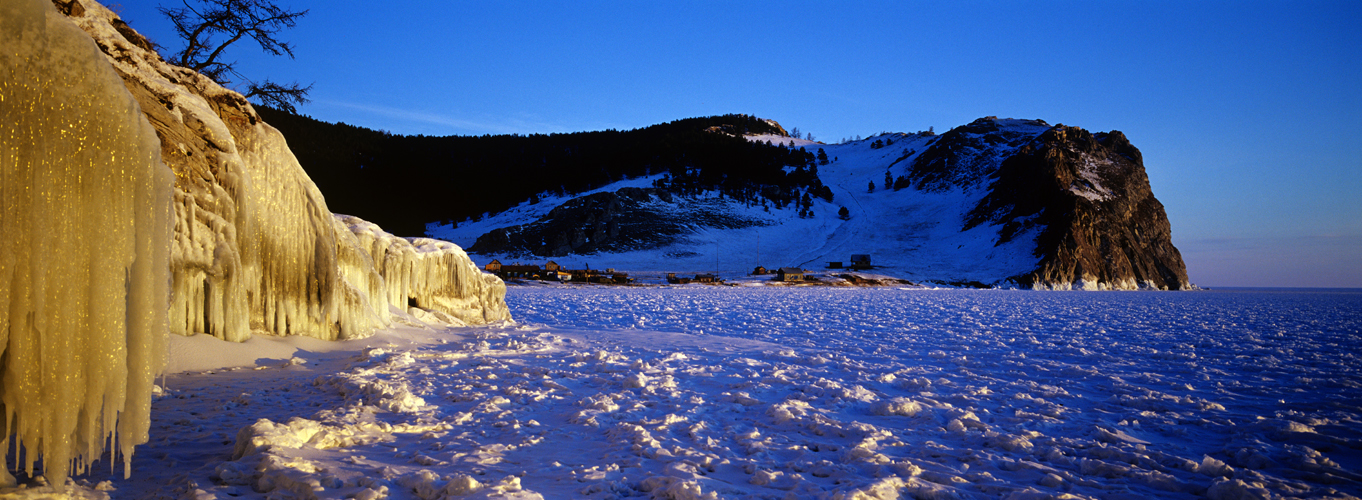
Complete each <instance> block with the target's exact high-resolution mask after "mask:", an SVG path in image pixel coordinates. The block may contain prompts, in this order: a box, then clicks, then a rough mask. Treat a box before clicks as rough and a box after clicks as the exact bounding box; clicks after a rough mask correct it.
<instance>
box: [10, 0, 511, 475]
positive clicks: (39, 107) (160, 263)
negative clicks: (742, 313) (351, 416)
mask: <svg viewBox="0 0 1362 500" xmlns="http://www.w3.org/2000/svg"><path fill="white" fill-rule="evenodd" d="M151 49H152V45H151V44H150V43H148V42H147V41H146V39H144V38H143V37H141V36H140V35H138V34H137V33H136V32H135V31H133V30H132V29H131V28H129V27H128V26H127V24H125V23H123V22H122V21H121V20H119V19H118V17H117V16H116V15H114V14H113V13H112V12H110V11H109V10H108V9H106V8H104V7H103V6H101V5H99V4H97V3H94V2H93V1H91V0H57V1H55V2H52V1H48V0H4V1H0V419H3V420H0V421H2V422H3V423H4V427H3V428H0V429H2V430H0V449H3V451H0V454H3V455H0V456H3V457H4V463H0V486H5V485H13V484H14V481H15V479H14V478H13V477H11V476H10V475H9V474H8V472H6V471H7V470H8V463H9V461H10V460H11V459H13V460H18V461H21V464H22V466H23V468H25V469H27V472H28V474H29V475H30V476H32V475H33V474H34V465H35V464H37V463H41V464H42V469H43V470H42V474H43V475H44V476H45V477H46V478H47V480H48V481H49V483H51V484H54V485H57V486H60V485H62V484H64V481H65V478H66V476H67V475H68V474H69V473H71V472H73V471H74V472H77V473H79V472H82V471H84V470H86V469H88V468H89V466H90V464H91V462H93V461H94V460H97V459H99V458H100V457H101V456H102V454H103V453H104V451H105V450H106V449H108V448H113V449H115V450H116V451H117V453H118V454H121V456H122V457H123V458H124V459H125V464H126V463H127V459H128V458H130V457H131V455H132V452H133V447H134V446H136V445H138V444H141V443H145V442H146V441H147V438H148V434H147V431H148V425H149V411H150V401H151V390H152V387H153V383H152V381H153V378H154V376H155V375H156V374H157V373H158V372H159V371H160V370H161V367H163V366H165V365H164V363H165V357H166V347H165V339H166V335H167V332H175V333H181V334H192V333H197V332H204V333H210V334H212V335H214V336H217V337H220V338H223V339H226V340H234V341H240V340H244V339H246V338H248V337H250V336H251V335H252V334H253V333H265V334H274V335H308V336H313V337H318V338H322V339H342V338H352V337H360V336H365V335H368V334H370V333H371V332H373V331H374V330H375V329H378V328H382V327H385V326H387V325H388V324H389V323H390V322H391V319H392V317H391V313H392V308H393V307H397V308H402V309H403V310H411V311H412V312H416V313H419V314H418V315H419V316H421V317H432V316H433V317H435V318H439V319H444V320H445V321H448V322H451V323H458V322H464V323H486V322H489V321H496V320H501V319H506V318H509V313H508V311H507V308H506V304H505V301H504V295H505V288H504V285H503V284H502V283H501V281H500V280H498V279H497V278H495V277H493V276H490V275H485V274H483V273H481V272H479V271H478V269H477V267H476V266H475V265H474V264H473V263H472V262H471V261H470V260H469V259H468V257H467V255H466V254H464V252H463V251H462V250H461V249H459V248H458V247H457V246H454V245H452V244H448V243H444V242H436V241H432V240H426V239H413V240H408V239H403V238H397V237H394V236H392V235H390V234H387V233H385V232H383V231H382V230H380V229H378V227H377V226H374V225H372V224H368V223H365V222H363V221H360V220H357V219H354V218H349V217H345V216H336V215H333V214H332V213H331V212H330V211H328V210H327V207H326V202H325V200H324V199H323V198H322V195H321V193H320V192H318V190H317V188H316V186H315V185H313V183H312V181H311V180H310V179H309V178H308V177H307V175H306V174H305V173H304V172H303V170H302V169H301V168H300V167H299V166H298V163H297V161H296V160H295V159H294V157H293V155H292V154H291V153H290V152H289V149H288V146H287V145H286V144H285V142H284V139H283V137H282V136H281V135H280V134H279V133H278V132H277V131H275V130H274V129H273V128H271V127H269V126H268V125H266V124H264V123H263V122H262V121H261V120H260V119H259V116H258V115H256V113H255V111H254V110H253V109H252V107H251V106H250V105H249V104H248V103H247V102H246V100H245V99H243V98H242V97H241V96H240V95H239V94H237V93H235V92H232V91H230V90H227V89H224V88H222V87H220V86H218V85H217V84H215V83H213V82H212V81H210V80H208V79H207V78H205V77H203V76H202V75H199V74H197V73H194V72H192V71H189V70H185V69H183V68H178V67H174V66H171V65H168V64H166V63H164V62H163V61H162V60H161V59H160V57H159V56H158V55H157V54H156V53H155V52H154V51H153V50H151ZM408 308H419V309H420V310H419V311H417V310H412V309H408ZM128 470H129V469H125V473H126V471H128Z"/></svg>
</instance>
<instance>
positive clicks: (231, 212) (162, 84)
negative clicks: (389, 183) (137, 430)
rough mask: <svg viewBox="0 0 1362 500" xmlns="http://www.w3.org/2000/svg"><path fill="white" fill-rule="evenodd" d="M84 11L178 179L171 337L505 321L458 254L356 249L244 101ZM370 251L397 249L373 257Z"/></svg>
mask: <svg viewBox="0 0 1362 500" xmlns="http://www.w3.org/2000/svg"><path fill="white" fill-rule="evenodd" d="M77 3H78V4H79V5H80V6H81V7H80V8H79V9H71V12H70V13H69V16H70V19H71V20H72V21H73V22H75V23H76V24H77V25H78V26H80V27H81V29H83V30H85V31H86V32H87V33H88V34H89V35H90V36H91V37H92V38H93V39H94V40H95V43H96V44H97V45H98V46H99V47H100V49H101V50H103V51H104V53H105V55H106V56H107V59H108V61H109V63H110V64H112V65H113V66H114V67H115V68H117V69H118V70H119V73H120V74H121V75H122V76H123V79H124V81H125V83H126V85H127V87H128V89H129V90H130V91H131V92H132V94H133V96H134V97H135V98H136V99H137V100H138V101H139V102H140V103H141V104H142V110H143V112H144V113H145V114H146V116H147V118H148V119H149V120H150V121H151V123H152V125H153V126H154V127H155V128H156V131H157V133H158V134H159V135H160V137H161V155H162V158H163V160H164V161H165V163H166V165H167V166H169V167H170V168H171V170H172V171H174V173H175V193H174V206H175V221H174V238H173V244H172V249H171V265H170V269H171V274H172V279H171V290H172V293H171V295H170V297H171V300H170V306H169V324H170V330H171V331H172V332H174V333H179V334H183V335H192V334H195V333H208V334H211V335H213V336H216V337H219V338H222V339H225V340H230V341H235V342H240V341H244V340H246V339H249V338H250V337H251V335H253V334H257V333H263V334H270V335H306V336H312V337H317V338H321V339H327V340H336V339H347V338H356V337H363V336H367V335H370V334H371V333H372V332H374V331H375V330H377V329H379V328H383V327H385V326H387V325H388V324H389V322H390V320H391V316H390V311H389V309H388V307H389V305H390V304H391V305H393V306H398V307H401V308H403V309H405V308H406V307H407V306H408V304H410V303H412V302H414V303H416V304H417V305H418V306H419V307H421V308H424V309H430V310H435V311H442V312H444V313H446V314H448V315H450V316H452V317H454V318H458V319H460V320H463V321H465V322H467V323H485V322H488V321H496V320H501V319H506V318H509V317H510V316H509V313H508V312H507V311H506V307H505V301H504V290H505V289H504V285H502V284H501V282H500V281H499V280H496V279H495V278H490V277H487V276H485V275H483V274H482V273H481V272H477V269H476V268H475V266H473V264H472V262H471V261H469V260H468V258H467V255H466V254H464V253H463V251H462V250H460V249H458V247H456V246H453V245H444V246H442V245H433V246H432V245H425V246H426V247H431V248H432V249H434V250H435V251H423V250H419V249H417V248H415V247H414V246H413V245H412V244H411V243H410V242H407V241H406V240H401V239H400V238H393V237H392V236H391V235H386V233H383V234H384V235H386V236H383V237H369V238H370V239H369V240H365V241H366V243H365V244H364V245H362V246H361V245H360V242H359V241H360V240H359V239H357V236H356V234H354V233H352V232H351V231H350V228H349V226H348V225H347V224H345V223H342V222H340V221H338V220H337V219H335V218H334V217H333V216H332V214H331V212H330V211H329V210H328V209H327V206H326V201H325V199H324V198H323V197H322V193H320V192H319V191H318V190H317V187H316V185H314V184H313V183H312V180H311V179H310V178H309V177H308V176H307V173H306V172H305V171H304V170H303V169H302V167H301V166H300V165H299V164H298V161H297V159H296V158H294V156H293V153H292V152H291V151H289V148H288V144H286V143H285V141H284V137H283V135H281V134H280V133H279V132H278V131H277V130H275V129H274V128H273V127H270V126H269V125H267V124H265V123H264V122H262V121H261V120H260V117H259V115H257V114H256V112H255V110H254V108H252V107H251V105H250V104H249V103H247V102H246V100H245V99H244V98H242V97H241V95H240V94H237V93H236V92H233V91H231V90H228V89H224V88H222V87H221V86H219V85H218V84H216V83H214V82H213V81H211V80H209V79H208V78H207V77H204V76H203V75H200V74H198V73H196V72H193V71H190V70H188V69H185V68H180V67H177V66H172V65H169V64H166V63H165V62H164V61H162V60H161V59H160V56H158V55H157V54H156V52H155V51H153V50H150V44H149V43H147V42H146V41H145V40H144V39H142V38H141V36H140V35H138V34H137V33H136V32H134V31H132V30H131V29H130V28H128V27H127V25H125V24H122V22H121V21H119V20H118V18H117V16H115V15H114V14H113V13H112V12H110V11H109V10H108V9H106V8H104V7H103V6H101V5H99V4H97V3H95V2H93V1H91V0H79V1H78V2H77ZM365 224H367V223H365ZM374 231H377V232H378V233H381V231H379V230H377V228H374ZM374 234H377V233H374ZM374 238H377V239H378V240H382V241H384V242H390V243H393V244H395V245H397V246H394V247H393V248H394V250H391V251H377V250H375V248H376V247H375V246H374V245H373V244H371V243H372V241H375V240H374ZM361 239H362V238H361ZM399 241H400V243H398V242H399ZM386 244H387V243H385V245H386ZM402 244H405V245H407V247H410V249H409V250H401V249H400V247H401V245H402ZM437 255H438V257H436V256H437ZM394 259H396V260H394ZM399 261H400V262H402V263H401V264H398V263H397V262H399ZM376 266H377V267H376Z"/></svg>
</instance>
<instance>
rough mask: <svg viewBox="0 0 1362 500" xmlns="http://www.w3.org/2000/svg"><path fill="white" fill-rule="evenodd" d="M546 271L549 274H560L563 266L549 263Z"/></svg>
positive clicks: (545, 266) (546, 265)
mask: <svg viewBox="0 0 1362 500" xmlns="http://www.w3.org/2000/svg"><path fill="white" fill-rule="evenodd" d="M544 270H545V271H549V272H558V271H562V270H563V266H560V265H558V263H557V262H554V261H548V262H546V263H545V264H544Z"/></svg>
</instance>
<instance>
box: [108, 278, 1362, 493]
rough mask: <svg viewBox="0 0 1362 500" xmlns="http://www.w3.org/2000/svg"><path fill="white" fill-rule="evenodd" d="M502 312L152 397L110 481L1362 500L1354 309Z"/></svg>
mask: <svg viewBox="0 0 1362 500" xmlns="http://www.w3.org/2000/svg"><path fill="white" fill-rule="evenodd" d="M507 302H508V303H509V304H510V306H511V309H512V311H513V312H514V314H515V315H516V318H517V323H516V324H507V325H500V326H492V327H476V328H458V329H435V330H423V329H421V328H416V326H420V323H419V322H418V321H415V320H414V319H410V318H409V319H408V320H407V321H408V322H409V323H411V324H412V325H415V326H413V327H410V328H406V329H403V330H398V331H392V332H388V333H385V334H384V335H385V336H380V337H376V338H375V339H370V340H369V341H368V343H357V341H350V342H348V343H347V342H342V343H339V344H337V343H327V345H335V346H340V347H336V348H337V349H340V350H338V351H335V352H329V353H328V352H323V351H322V350H321V347H320V346H322V345H323V343H320V341H318V342H317V343H310V344H307V346H304V348H301V349H298V350H292V351H290V350H282V351H279V350H276V354H266V355H262V357H260V358H259V359H256V360H254V361H253V363H254V364H255V365H256V366H255V367H254V368H255V369H250V368H249V367H248V368H245V369H230V370H221V369H219V370H213V371H215V372H216V373H196V372H191V373H183V374H179V375H174V376H171V377H168V378H167V379H166V381H165V391H164V393H163V394H162V395H161V396H160V397H159V398H158V399H157V400H156V402H155V403H154V406H153V422H152V430H151V432H152V434H151V443H149V444H148V445H145V446H142V447H139V448H138V452H137V456H136V457H135V458H134V460H135V462H134V464H133V465H134V467H133V474H134V477H133V480H131V481H122V480H115V481H113V482H112V483H106V484H105V485H104V486H101V487H100V488H101V489H106V490H107V489H108V486H109V484H112V487H113V488H114V490H113V491H110V492H109V494H110V495H111V496H113V497H114V498H147V497H157V496H166V497H171V496H173V497H184V496H189V497H197V498H233V497H264V496H271V497H283V498H288V497H300V498H310V497H319V498H341V497H354V498H383V497H385V496H386V497H387V498H463V497H464V496H465V495H466V496H467V497H468V498H485V497H508V498H537V497H539V496H541V495H542V496H543V497H545V498H622V497H644V498H647V497H653V498H682V499H686V498H716V497H717V498H857V497H858V495H860V496H859V497H860V498H896V497H905V498H1050V497H1062V498H1089V497H1091V498H1148V497H1164V498H1192V497H1201V496H1205V497H1210V498H1269V497H1277V496H1285V497H1294V496H1300V497H1311V498H1327V497H1348V496H1350V495H1351V496H1356V495H1359V494H1362V483H1360V482H1359V481H1362V474H1359V473H1358V471H1359V466H1362V377H1360V376H1359V370H1362V363H1359V360H1358V350H1359V347H1358V346H1359V345H1362V344H1360V343H1359V341H1362V338H1360V337H1362V292H1356V291H1354V292H1335V293H1328V292H1196V293H1132V292H1019V291H965V290H899V289H833V288H798V289H792V288H757V289H753V288H744V289H733V288H719V287H703V286H690V287H679V288H606V287H585V288H569V287H542V288H541V287H512V288H511V289H510V291H509V292H508V294H507ZM193 340H194V339H184V340H177V341H176V342H180V343H183V342H184V341H193ZM266 341H268V340H267V339H253V340H252V342H266ZM385 343H391V345H384V344H385ZM313 346H316V350H312V349H313ZM346 346H348V347H346ZM364 346H368V347H364ZM248 348H249V347H248ZM347 349H349V350H347ZM360 349H362V350H360ZM261 352H265V351H261ZM281 352H282V353H284V354H282V355H281V354H278V353H281ZM224 356H225V355H224ZM229 357H230V356H229ZM223 363H224V364H226V363H227V362H226V361H224V362H223ZM238 430H239V433H238ZM234 457H235V459H233V458H234ZM98 467H99V466H98V465H96V468H98ZM119 472H121V471H119ZM100 480H101V478H91V479H90V480H87V481H88V482H86V483H85V484H87V485H91V484H94V483H96V482H98V481H100ZM87 492H88V493H92V494H93V493H94V492H93V491H88V490H87ZM1065 495H1069V496H1065Z"/></svg>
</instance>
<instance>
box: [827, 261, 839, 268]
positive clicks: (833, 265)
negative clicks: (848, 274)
mask: <svg viewBox="0 0 1362 500" xmlns="http://www.w3.org/2000/svg"><path fill="white" fill-rule="evenodd" d="M841 268H842V261H840V260H838V261H833V262H829V263H828V269H841Z"/></svg>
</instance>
